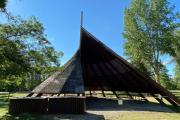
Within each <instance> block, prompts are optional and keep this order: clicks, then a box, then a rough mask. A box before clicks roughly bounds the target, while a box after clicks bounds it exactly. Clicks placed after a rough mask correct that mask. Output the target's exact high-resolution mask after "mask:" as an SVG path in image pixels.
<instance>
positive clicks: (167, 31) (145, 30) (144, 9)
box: [123, 0, 178, 83]
mask: <svg viewBox="0 0 180 120" xmlns="http://www.w3.org/2000/svg"><path fill="white" fill-rule="evenodd" d="M173 9H174V6H170V5H169V2H167V0H133V1H132V3H131V6H130V7H129V8H127V9H125V17H124V21H125V23H124V24H125V27H124V33H123V36H124V38H125V39H126V43H125V54H126V55H127V56H128V57H129V58H130V60H131V61H132V62H133V63H135V64H136V66H138V67H139V68H140V69H141V70H142V71H147V72H151V73H152V77H153V78H154V79H155V80H156V81H157V82H158V83H160V71H161V69H162V68H163V64H162V61H161V55H163V54H166V53H168V54H169V52H170V51H171V50H172V49H171V48H172V43H173V42H172V41H174V31H175V30H176V28H177V27H178V25H177V24H176V23H175V20H176V17H177V15H176V14H174V12H173ZM142 68H143V69H145V70H143V69H142Z"/></svg>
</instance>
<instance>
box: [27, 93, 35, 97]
mask: <svg viewBox="0 0 180 120" xmlns="http://www.w3.org/2000/svg"><path fill="white" fill-rule="evenodd" d="M33 94H34V93H29V94H28V95H27V96H26V97H31V96H32V95H33Z"/></svg>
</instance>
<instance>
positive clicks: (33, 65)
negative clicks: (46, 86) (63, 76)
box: [0, 1, 63, 90]
mask: <svg viewBox="0 0 180 120" xmlns="http://www.w3.org/2000/svg"><path fill="white" fill-rule="evenodd" d="M5 5H6V1H4V3H3V1H1V2H0V7H1V8H2V9H4V8H5ZM1 13H2V14H1V15H4V16H5V18H7V20H6V21H5V22H0V89H1V90H3V89H4V90H5V89H6V90H7V88H8V89H9V90H13V89H15V88H17V86H19V87H25V84H26V82H27V81H26V80H27V78H28V77H30V78H33V77H32V75H34V74H35V75H37V74H38V75H40V76H42V75H43V76H48V75H49V74H50V73H51V72H53V71H55V70H56V69H59V66H60V59H59V58H60V57H62V55H63V53H62V52H57V51H55V49H54V48H53V47H52V45H51V43H50V42H49V41H48V39H47V38H46V35H45V34H44V27H43V25H42V23H41V22H40V21H39V20H38V19H37V18H35V17H30V18H29V19H27V20H24V19H23V18H21V17H19V16H13V15H11V14H9V13H8V12H7V10H2V11H1ZM34 79H36V78H34ZM40 82H41V81H40Z"/></svg>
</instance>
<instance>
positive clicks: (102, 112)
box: [54, 99, 180, 120]
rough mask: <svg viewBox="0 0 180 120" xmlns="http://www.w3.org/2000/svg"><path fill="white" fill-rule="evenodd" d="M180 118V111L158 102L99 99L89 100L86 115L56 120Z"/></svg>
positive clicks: (152, 119)
mask: <svg viewBox="0 0 180 120" xmlns="http://www.w3.org/2000/svg"><path fill="white" fill-rule="evenodd" d="M60 119H61V120H180V113H177V112H174V111H173V110H171V109H170V108H168V107H165V106H162V105H160V104H157V103H145V102H140V101H123V105H118V101H117V100H112V99H97V100H93V99H92V100H88V101H87V112H86V113H85V114H84V115H57V116H55V118H54V120H60Z"/></svg>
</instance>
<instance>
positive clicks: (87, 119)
mask: <svg viewBox="0 0 180 120" xmlns="http://www.w3.org/2000/svg"><path fill="white" fill-rule="evenodd" d="M62 119H64V120H105V118H104V116H103V115H96V114H91V113H85V114H60V115H48V114H46V115H43V114H41V115H39V114H28V113H23V114H20V115H9V114H6V115H4V116H2V117H0V120H62Z"/></svg>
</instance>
